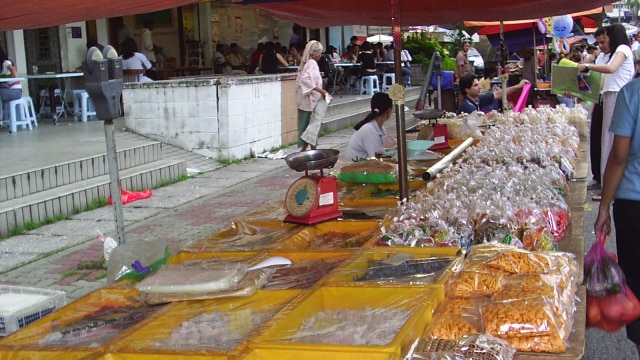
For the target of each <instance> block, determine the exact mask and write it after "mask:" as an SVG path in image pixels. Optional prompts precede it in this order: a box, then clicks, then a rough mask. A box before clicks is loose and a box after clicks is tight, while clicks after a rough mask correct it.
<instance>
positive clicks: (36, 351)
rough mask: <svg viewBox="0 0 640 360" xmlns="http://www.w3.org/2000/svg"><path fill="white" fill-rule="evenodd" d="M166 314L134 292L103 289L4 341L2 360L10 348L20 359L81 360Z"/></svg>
mask: <svg viewBox="0 0 640 360" xmlns="http://www.w3.org/2000/svg"><path fill="white" fill-rule="evenodd" d="M163 311H164V307H163V306H146V305H144V304H143V303H142V302H141V301H140V300H139V299H138V298H137V292H136V291H135V290H134V289H130V288H104V289H99V290H96V291H94V292H92V293H89V294H87V295H86V296H84V297H82V298H80V299H78V300H76V301H75V302H73V303H71V304H69V305H67V306H66V307H64V308H62V309H60V310H58V311H56V312H54V313H53V314H51V315H49V316H47V317H45V318H43V319H41V320H39V321H37V322H35V323H33V324H31V325H29V326H27V327H25V328H23V329H22V330H21V331H18V332H16V333H15V334H13V335H12V336H10V337H8V338H6V339H4V340H3V341H2V346H0V349H1V350H0V358H5V355H6V356H9V355H7V354H10V353H11V351H7V349H8V348H13V350H14V351H16V352H18V351H19V356H20V358H27V357H28V358H30V359H51V358H56V357H57V356H59V357H60V358H69V359H73V358H80V355H81V354H84V355H88V354H90V353H93V352H96V351H104V349H105V346H106V345H108V344H109V343H111V342H112V341H114V340H115V339H118V338H124V337H126V336H127V334H128V332H129V330H130V329H132V328H133V327H135V326H136V325H138V324H139V323H142V322H143V321H144V320H145V319H149V318H152V317H156V316H159V315H160V314H161V313H162V312H163ZM5 345H6V346H5ZM10 358H11V357H10Z"/></svg>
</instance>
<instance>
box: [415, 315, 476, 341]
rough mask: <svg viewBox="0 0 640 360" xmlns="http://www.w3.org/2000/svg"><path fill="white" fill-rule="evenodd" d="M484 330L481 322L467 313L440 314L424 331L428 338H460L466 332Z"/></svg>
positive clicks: (473, 332) (474, 332) (472, 332)
mask: <svg viewBox="0 0 640 360" xmlns="http://www.w3.org/2000/svg"><path fill="white" fill-rule="evenodd" d="M480 332H482V328H481V322H480V321H479V319H478V318H477V317H475V316H472V315H467V314H444V313H443V314H438V315H436V316H434V318H433V320H431V323H430V324H429V326H428V327H427V329H426V330H425V331H424V335H423V337H425V338H428V339H443V340H456V341H457V340H460V339H461V338H462V335H464V334H478V333H480Z"/></svg>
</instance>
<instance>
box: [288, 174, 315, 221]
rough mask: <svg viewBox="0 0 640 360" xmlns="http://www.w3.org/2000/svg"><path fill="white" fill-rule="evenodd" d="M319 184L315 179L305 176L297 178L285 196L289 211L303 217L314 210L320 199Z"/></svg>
mask: <svg viewBox="0 0 640 360" xmlns="http://www.w3.org/2000/svg"><path fill="white" fill-rule="evenodd" d="M318 193H319V189H318V184H316V182H315V181H313V180H311V179H309V178H307V177H303V178H300V179H298V180H296V181H295V182H294V183H293V184H291V186H289V190H287V195H286V196H285V198H284V205H285V208H286V209H287V212H288V213H289V214H291V215H293V216H296V217H303V216H305V215H307V214H308V213H309V212H311V210H313V207H314V205H315V204H316V200H317V199H318Z"/></svg>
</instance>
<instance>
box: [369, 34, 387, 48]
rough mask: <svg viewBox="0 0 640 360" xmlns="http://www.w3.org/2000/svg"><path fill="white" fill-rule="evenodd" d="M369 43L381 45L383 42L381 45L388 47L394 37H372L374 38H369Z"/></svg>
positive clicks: (380, 35)
mask: <svg viewBox="0 0 640 360" xmlns="http://www.w3.org/2000/svg"><path fill="white" fill-rule="evenodd" d="M367 41H368V42H371V43H379V42H381V43H383V44H385V45H388V44H391V43H392V42H393V36H389V35H382V34H379V35H372V36H369V37H368V38H367Z"/></svg>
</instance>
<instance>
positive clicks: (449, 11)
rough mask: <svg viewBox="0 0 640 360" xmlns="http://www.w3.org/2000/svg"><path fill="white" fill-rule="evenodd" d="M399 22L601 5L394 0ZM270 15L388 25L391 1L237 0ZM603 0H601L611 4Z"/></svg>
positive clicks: (592, 1) (534, 14)
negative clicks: (397, 7)
mask: <svg viewBox="0 0 640 360" xmlns="http://www.w3.org/2000/svg"><path fill="white" fill-rule="evenodd" d="M394 1H398V2H399V4H400V16H399V17H400V24H401V25H402V26H419V25H429V24H446V23H456V22H461V21H464V20H465V19H473V20H476V21H495V20H505V21H507V20H520V19H522V18H523V17H525V16H526V17H527V18H533V19H537V18H541V17H547V16H554V15H564V14H569V13H575V12H580V11H585V10H588V9H594V8H596V7H602V6H603V5H604V4H603V1H602V0H579V1H577V0H485V1H478V0H458V1H455V2H448V3H447V2H444V1H441V0H394ZM240 2H241V3H244V4H251V5H254V6H256V7H258V8H260V9H262V10H264V11H266V12H268V13H270V14H272V15H273V16H275V17H277V18H280V19H285V20H291V21H295V22H297V23H299V24H301V25H303V26H306V27H309V28H320V27H326V26H338V25H389V24H391V0H347V1H345V0H298V1H282V0H241V1H240ZM612 2H613V1H611V0H605V1H604V3H607V4H608V3H612Z"/></svg>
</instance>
